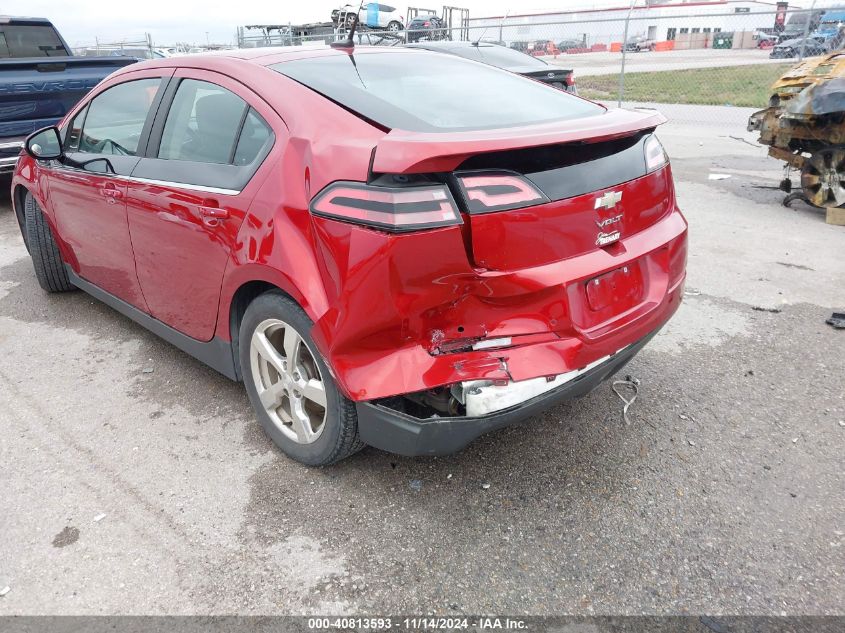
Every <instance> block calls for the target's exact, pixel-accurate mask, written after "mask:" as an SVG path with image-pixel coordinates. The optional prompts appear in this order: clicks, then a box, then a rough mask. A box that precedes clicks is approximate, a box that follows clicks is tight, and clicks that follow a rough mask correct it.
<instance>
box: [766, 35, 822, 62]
mask: <svg viewBox="0 0 845 633" xmlns="http://www.w3.org/2000/svg"><path fill="white" fill-rule="evenodd" d="M828 46H829V42H828V41H826V38H824V37H820V36H817V35H815V34H814V35H811V36H808V37H807V38H806V39H804V38H803V37H800V38H797V39H794V40H786V41H785V42H781V43H780V44H775V46H774V47H773V48H772V51H771V52H770V53H769V57H770V58H772V59H790V58H792V57H799V56H801V55H802V54H803V56H804V57H815V56H816V55H824V54H825V53H827V52H829V49H828Z"/></svg>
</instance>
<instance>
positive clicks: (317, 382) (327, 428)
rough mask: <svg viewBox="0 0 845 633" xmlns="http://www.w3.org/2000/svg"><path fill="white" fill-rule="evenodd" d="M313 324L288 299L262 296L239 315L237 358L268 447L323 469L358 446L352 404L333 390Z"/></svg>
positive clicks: (360, 444) (276, 294)
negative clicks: (273, 446) (312, 331)
mask: <svg viewBox="0 0 845 633" xmlns="http://www.w3.org/2000/svg"><path fill="white" fill-rule="evenodd" d="M313 326H314V324H313V323H312V322H311V320H310V319H309V318H308V315H306V314H305V312H304V311H303V310H302V308H300V307H299V306H298V305H297V304H296V302H294V301H293V300H292V299H291V298H290V297H288V296H287V295H285V294H283V293H282V292H281V291H276V290H274V291H270V292H266V293H264V294H263V295H260V296H259V297H257V298H256V299H255V300H253V302H252V303H250V304H249V306H248V307H247V309H246V312H245V313H244V317H243V320H242V321H241V327H240V333H239V337H240V338H239V341H240V344H239V356H240V359H239V360H240V364H241V374H242V375H243V380H244V385H245V386H246V391H247V394H248V395H249V400H250V402H251V403H252V406H253V408H254V409H255V413H256V415H257V416H258V421H259V422H260V423H261V426H262V427H263V428H264V431H265V433H267V435H268V436H269V437H270V439H271V440H273V443H274V444H276V446H278V447H279V448H280V449H281V450H282V452H283V453H285V454H286V455H287V456H288V457H292V458H293V459H295V460H296V461H298V462H301V463H303V464H306V465H308V466H327V465H329V464H333V463H335V462H337V461H340V460H341V459H344V458H346V457H349V456H350V455H353V454H354V453H357V452H358V451H359V450H361V449H362V448H363V447H364V443H363V442H362V441H361V439H360V438H359V436H358V415H357V413H356V411H355V403H353V402H352V401H351V400H349V399H348V398H346V397H345V396H344V395H343V394H342V393H341V392H340V390H339V389H338V388H337V385H336V383H335V381H334V378H332V374H331V372H330V371H329V368H328V366H327V364H326V362H325V360H323V357H322V356H321V355H320V354H319V352H318V351H317V346H316V345H315V344H314V339H313V338H312V337H311V328H312V327H313ZM289 336H290V337H291V339H292V340H293V343H292V344H291V345H289V343H288V340H289V339H288V337H289ZM295 337H298V340H297V339H296V338H295ZM268 344H269V346H270V347H269V348H268ZM291 357H292V358H293V362H291V360H290V358H291Z"/></svg>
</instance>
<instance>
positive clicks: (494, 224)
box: [469, 168, 672, 270]
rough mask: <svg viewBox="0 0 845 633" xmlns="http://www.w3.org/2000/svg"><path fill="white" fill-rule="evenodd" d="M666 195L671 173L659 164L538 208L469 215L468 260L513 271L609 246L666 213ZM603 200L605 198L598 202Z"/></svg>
mask: <svg viewBox="0 0 845 633" xmlns="http://www.w3.org/2000/svg"><path fill="white" fill-rule="evenodd" d="M671 199H672V184H671V175H670V173H669V170H668V169H667V168H664V169H660V170H658V171H656V172H653V173H651V174H647V175H645V176H642V177H640V178H637V179H634V180H631V181H629V182H625V183H622V184H620V185H615V186H613V187H609V188H605V189H600V190H598V191H592V192H590V193H585V194H583V195H579V196H576V197H573V198H567V199H563V200H558V201H555V202H550V203H547V204H544V205H540V206H533V207H527V208H525V209H514V210H510V211H500V212H495V213H485V214H476V215H470V216H469V227H470V231H471V235H472V240H471V243H472V258H473V261H474V263H475V264H476V265H477V266H481V267H483V268H489V269H493V270H515V269H520V268H528V267H531V266H539V265H542V264H546V263H549V262H553V261H559V260H562V259H567V258H569V257H576V256H578V255H582V254H584V253H587V252H589V251H592V250H595V249H597V248H602V247H605V248H614V246H613V244H615V243H616V242H617V241H618V240H619V239H623V238H625V237H628V236H630V235H633V234H634V233H638V232H639V231H642V230H643V229H646V228H648V227H649V226H651V225H652V224H654V223H655V222H657V221H658V220H659V219H660V218H662V217H663V216H664V215H666V214H667V213H669V212H670V210H671ZM615 200H618V202H616V203H615V204H613V205H611V202H613V201H615ZM602 201H609V202H605V203H604V204H605V206H597V203H599V202H602Z"/></svg>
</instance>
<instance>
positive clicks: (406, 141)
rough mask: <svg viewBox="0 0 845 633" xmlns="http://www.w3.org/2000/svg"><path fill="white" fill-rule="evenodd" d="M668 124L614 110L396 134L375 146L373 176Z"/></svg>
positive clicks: (651, 114) (652, 115) (437, 168)
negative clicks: (548, 119)
mask: <svg viewBox="0 0 845 633" xmlns="http://www.w3.org/2000/svg"><path fill="white" fill-rule="evenodd" d="M666 120H667V119H666V117H665V116H663V115H662V114H660V113H659V112H657V111H656V110H622V109H615V110H607V111H606V112H605V113H603V114H599V115H596V116H593V117H585V118H578V119H571V120H566V121H555V122H554V123H543V124H540V125H529V126H522V127H514V128H505V129H495V130H472V131H469V132H436V133H429V132H408V131H406V130H398V129H394V130H391V131H390V132H388V133H387V134H386V135H385V136H384V138H382V139H381V140H380V141H379V142H378V144H377V145H376V147H375V152H374V156H373V163H372V168H371V171H372V172H373V173H381V174H402V173H430V172H443V171H452V170H454V169H455V168H456V167H457V166H458V165H460V164H461V163H462V162H463V161H465V160H466V159H467V158H469V157H470V156H473V155H475V154H481V153H485V152H498V151H502V150H508V149H523V148H526V147H536V146H540V145H556V144H559V143H572V142H576V141H582V140H583V141H589V142H596V141H606V140H611V139H614V138H619V137H623V136H629V135H631V134H634V133H636V132H639V131H642V130H648V129H653V128H655V127H657V126H658V125H661V124H662V123H665V122H666Z"/></svg>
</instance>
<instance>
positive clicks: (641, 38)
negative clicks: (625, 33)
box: [625, 35, 657, 53]
mask: <svg viewBox="0 0 845 633" xmlns="http://www.w3.org/2000/svg"><path fill="white" fill-rule="evenodd" d="M656 44H657V43H656V42H655V41H654V40H651V39H649V38H647V37H646V36H645V35H634V36H633V37H629V38H628V41H627V42H625V50H626V51H632V52H634V53H642V52H644V51H653V50H654V48H655V46H656Z"/></svg>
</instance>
